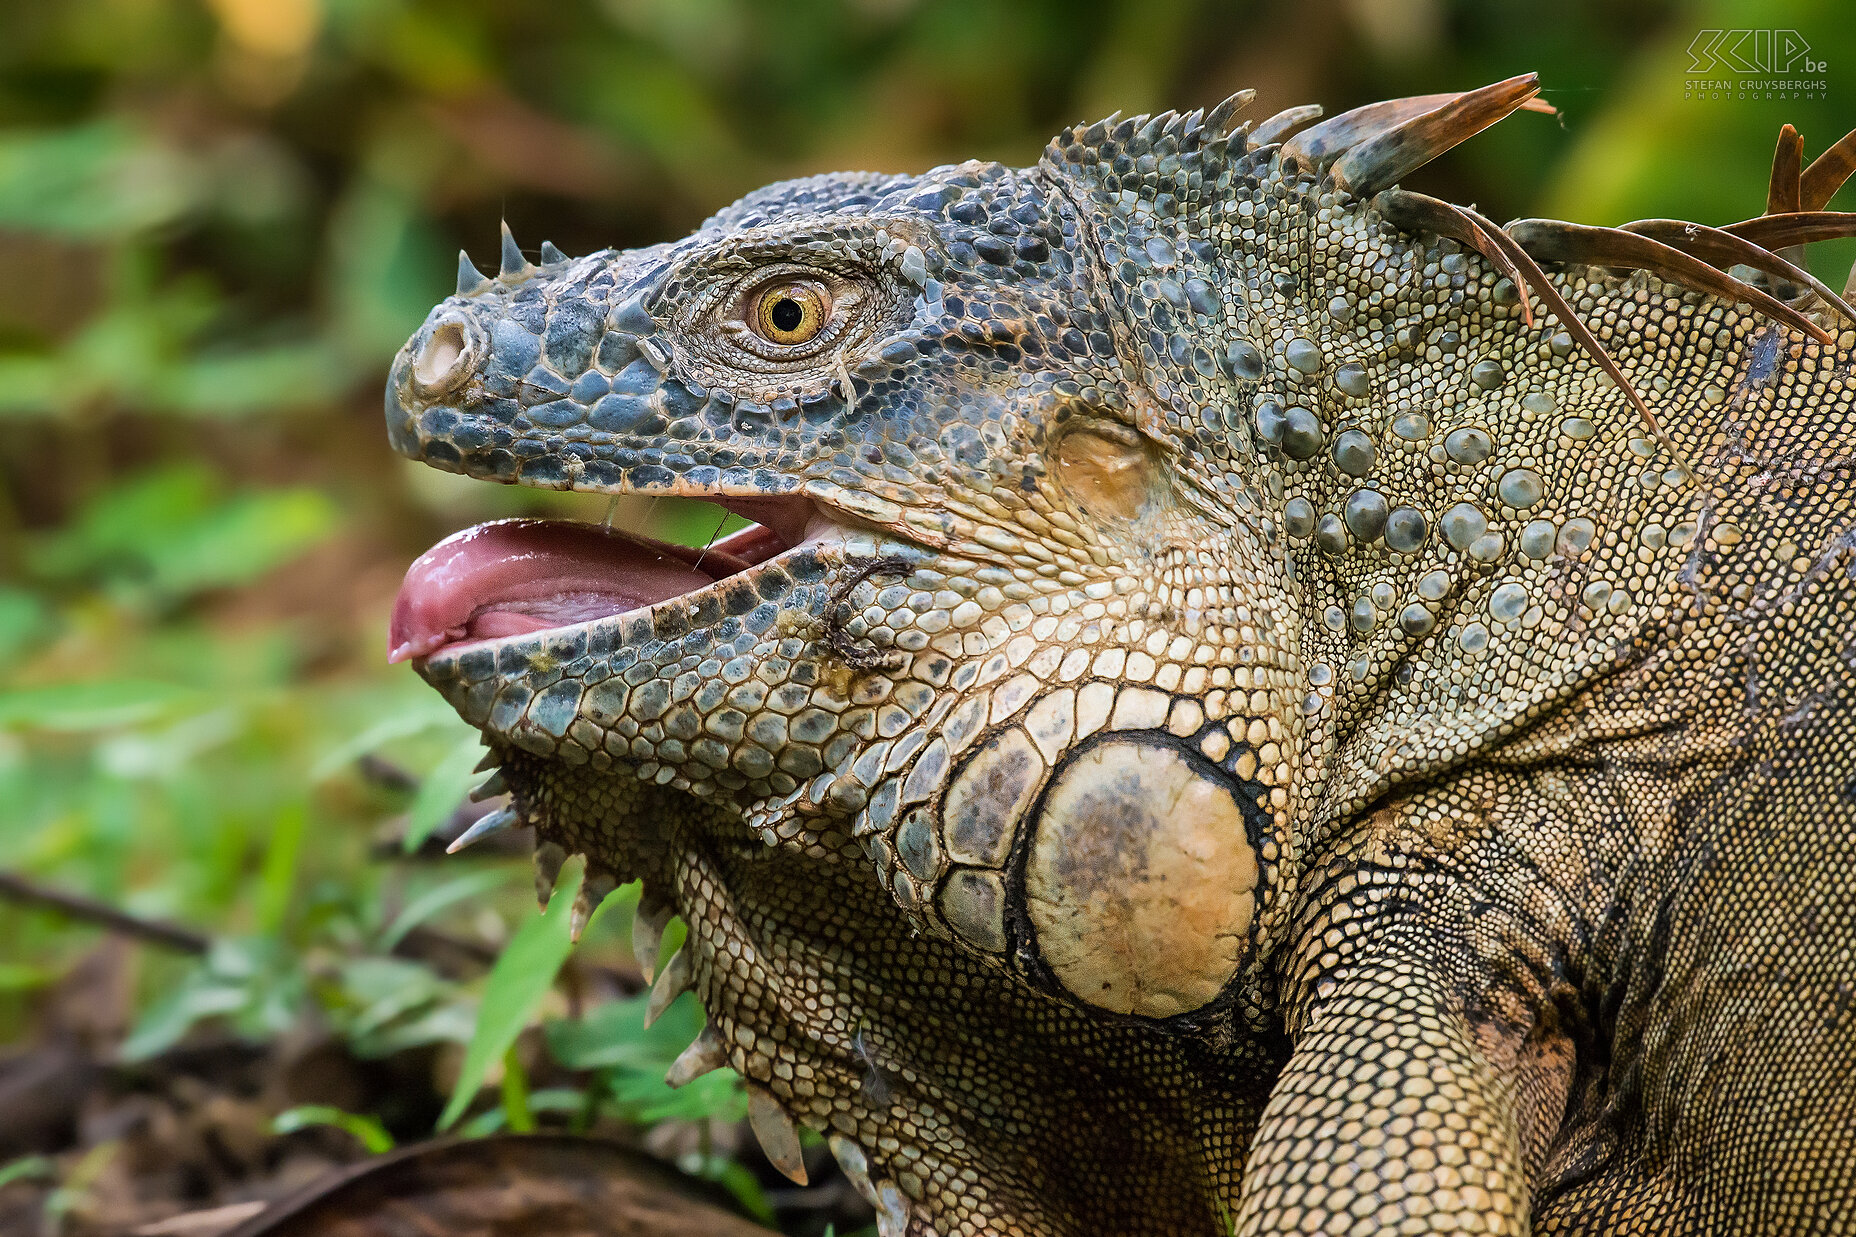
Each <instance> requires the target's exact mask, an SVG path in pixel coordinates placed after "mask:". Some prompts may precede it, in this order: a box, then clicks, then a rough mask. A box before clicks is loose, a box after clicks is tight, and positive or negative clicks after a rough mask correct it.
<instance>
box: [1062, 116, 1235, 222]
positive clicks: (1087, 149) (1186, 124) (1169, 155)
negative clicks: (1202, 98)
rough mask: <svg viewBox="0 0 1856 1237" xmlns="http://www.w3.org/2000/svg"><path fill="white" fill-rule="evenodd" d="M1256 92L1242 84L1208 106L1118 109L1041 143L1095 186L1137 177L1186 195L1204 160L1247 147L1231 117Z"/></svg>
mask: <svg viewBox="0 0 1856 1237" xmlns="http://www.w3.org/2000/svg"><path fill="white" fill-rule="evenodd" d="M1254 98H1256V91H1254V90H1240V91H1238V92H1237V93H1236V94H1234V95H1232V96H1231V97H1230V98H1228V99H1226V100H1225V101H1224V102H1222V103H1220V104H1218V106H1216V107H1214V108H1212V110H1211V111H1210V112H1204V111H1192V112H1186V113H1184V114H1181V113H1178V112H1170V111H1169V112H1161V113H1159V114H1158V115H1154V116H1130V117H1126V118H1124V117H1123V116H1122V115H1121V113H1120V112H1116V113H1115V114H1114V115H1112V116H1109V117H1108V118H1107V119H1104V120H1098V121H1096V122H1095V123H1094V124H1089V125H1075V126H1072V127H1071V128H1069V129H1067V130H1065V131H1064V132H1063V133H1060V134H1058V135H1057V136H1056V137H1055V138H1053V139H1052V140H1051V142H1050V144H1049V145H1048V146H1046V147H1045V148H1044V161H1045V163H1046V164H1047V165H1049V166H1051V167H1054V168H1056V169H1057V170H1058V171H1060V172H1063V173H1065V174H1066V175H1068V176H1070V177H1073V178H1075V179H1076V180H1078V181H1081V182H1083V183H1084V184H1087V185H1089V186H1091V187H1092V189H1095V190H1097V191H1098V192H1100V191H1101V190H1102V189H1106V188H1108V187H1109V182H1110V181H1114V182H1117V183H1119V182H1120V181H1122V180H1124V179H1126V178H1138V179H1140V180H1142V181H1143V182H1147V181H1152V182H1153V183H1154V184H1155V186H1156V188H1159V187H1160V186H1161V184H1162V183H1163V182H1171V185H1172V189H1173V192H1175V193H1176V194H1178V195H1181V196H1184V195H1185V194H1187V193H1189V192H1191V191H1192V190H1193V189H1196V188H1197V187H1198V185H1197V183H1195V180H1196V178H1199V177H1201V176H1202V172H1203V169H1204V167H1205V165H1206V162H1207V161H1208V160H1210V161H1212V162H1214V163H1216V162H1219V161H1222V160H1223V159H1224V157H1225V156H1226V155H1227V154H1238V155H1242V154H1243V153H1245V152H1246V151H1247V150H1249V149H1250V145H1249V134H1248V132H1247V128H1248V126H1247V125H1233V124H1232V121H1233V120H1235V119H1236V117H1237V114H1238V113H1239V112H1241V111H1243V110H1244V109H1245V108H1246V107H1248V106H1249V105H1250V102H1251V100H1253V99H1254Z"/></svg>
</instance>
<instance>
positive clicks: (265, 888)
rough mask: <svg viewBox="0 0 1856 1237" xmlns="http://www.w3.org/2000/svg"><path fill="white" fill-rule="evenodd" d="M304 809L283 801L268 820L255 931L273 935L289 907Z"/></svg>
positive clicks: (301, 833)
mask: <svg viewBox="0 0 1856 1237" xmlns="http://www.w3.org/2000/svg"><path fill="white" fill-rule="evenodd" d="M307 816H308V813H307V812H306V811H305V810H304V807H303V804H302V803H300V802H298V803H291V804H287V805H285V807H284V808H283V810H282V811H280V812H278V813H277V816H276V818H275V819H274V820H273V821H272V823H271V837H270V845H269V846H268V847H267V848H266V850H265V852H264V867H263V868H262V869H261V870H260V871H259V873H258V906H257V913H256V915H255V919H256V920H257V925H258V931H259V932H262V933H264V934H265V935H266V936H275V935H277V933H278V932H279V931H281V930H282V928H283V926H284V916H285V915H287V914H288V913H289V911H290V895H291V894H292V893H294V892H295V890H296V858H297V851H298V850H300V849H301V848H302V844H303V827H304V824H305V823H306V820H307Z"/></svg>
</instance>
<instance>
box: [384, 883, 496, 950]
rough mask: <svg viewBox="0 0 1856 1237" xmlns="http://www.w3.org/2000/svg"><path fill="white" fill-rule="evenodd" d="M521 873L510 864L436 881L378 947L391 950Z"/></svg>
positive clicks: (401, 915)
mask: <svg viewBox="0 0 1856 1237" xmlns="http://www.w3.org/2000/svg"><path fill="white" fill-rule="evenodd" d="M516 874H517V869H514V868H509V867H496V868H484V869H482V870H481V871H476V872H466V873H465V874H464V875H462V876H460V877H458V878H457V879H455V880H449V881H446V882H445V883H444V884H442V885H434V886H433V887H432V888H430V889H428V890H426V891H425V892H424V893H422V894H420V895H419V896H418V897H416V898H414V899H413V900H412V901H410V902H408V903H407V904H406V908H405V909H404V910H402V911H401V912H400V913H399V915H398V916H397V917H395V918H394V920H393V923H392V924H391V925H390V926H389V927H388V928H387V930H386V931H385V932H382V933H381V934H380V941H379V944H378V946H377V947H378V948H379V949H380V950H381V951H382V952H386V953H391V952H392V950H393V947H394V946H395V945H397V944H399V943H400V942H401V941H402V940H404V939H405V938H406V934H407V933H408V932H410V931H412V930H413V929H414V928H416V927H418V926H419V925H420V924H422V923H424V922H425V921H426V920H428V919H430V918H432V916H434V915H437V914H438V913H440V912H441V911H444V910H446V909H447V908H449V907H452V906H455V905H457V904H458V903H459V902H465V901H469V900H471V899H473V898H481V897H485V896H487V895H488V894H491V893H493V892H495V891H496V890H497V889H498V888H500V887H501V886H503V885H507V884H508V883H509V882H510V879H511V878H512V877H514V876H515V875H516Z"/></svg>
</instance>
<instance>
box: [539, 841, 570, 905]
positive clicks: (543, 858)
mask: <svg viewBox="0 0 1856 1237" xmlns="http://www.w3.org/2000/svg"><path fill="white" fill-rule="evenodd" d="M566 862H567V852H566V851H565V850H563V849H562V848H561V846H560V844H559V843H557V842H543V843H542V844H541V845H540V846H537V847H536V848H535V901H537V902H539V903H541V906H542V909H544V910H546V909H547V906H548V899H549V898H552V897H553V896H554V882H555V881H556V880H557V879H559V877H560V875H561V865H562V864H563V863H566Z"/></svg>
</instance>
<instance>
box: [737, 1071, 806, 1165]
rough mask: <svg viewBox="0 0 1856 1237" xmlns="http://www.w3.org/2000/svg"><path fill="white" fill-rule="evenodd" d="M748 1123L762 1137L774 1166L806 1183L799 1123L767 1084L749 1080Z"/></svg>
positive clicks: (761, 1141)
mask: <svg viewBox="0 0 1856 1237" xmlns="http://www.w3.org/2000/svg"><path fill="white" fill-rule="evenodd" d="M748 1127H749V1128H750V1129H752V1130H753V1131H754V1137H755V1138H757V1139H759V1140H760V1149H761V1150H762V1151H765V1152H766V1153H767V1159H768V1160H769V1161H770V1162H771V1163H772V1164H773V1166H774V1167H775V1168H777V1169H779V1170H780V1171H781V1172H782V1173H785V1174H786V1175H787V1176H788V1177H789V1178H791V1179H792V1181H793V1183H794V1184H795V1185H804V1184H806V1162H805V1159H804V1157H802V1156H801V1155H800V1154H799V1127H798V1126H796V1125H794V1124H793V1119H792V1118H791V1117H789V1116H787V1115H786V1109H784V1108H782V1107H781V1106H780V1101H779V1100H777V1099H775V1098H774V1097H773V1092H771V1091H769V1090H767V1089H766V1088H765V1087H760V1086H756V1085H755V1084H753V1083H751V1082H750V1083H749V1084H748Z"/></svg>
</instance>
